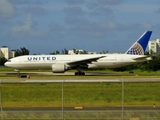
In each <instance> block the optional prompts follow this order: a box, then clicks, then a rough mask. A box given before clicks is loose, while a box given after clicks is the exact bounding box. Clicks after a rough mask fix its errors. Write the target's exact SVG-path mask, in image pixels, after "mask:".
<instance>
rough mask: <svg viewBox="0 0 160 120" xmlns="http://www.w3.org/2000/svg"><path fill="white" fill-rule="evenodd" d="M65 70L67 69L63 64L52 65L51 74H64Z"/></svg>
mask: <svg viewBox="0 0 160 120" xmlns="http://www.w3.org/2000/svg"><path fill="white" fill-rule="evenodd" d="M66 70H67V67H66V65H65V64H64V63H56V64H53V65H52V72H53V73H64V72H65V71H66Z"/></svg>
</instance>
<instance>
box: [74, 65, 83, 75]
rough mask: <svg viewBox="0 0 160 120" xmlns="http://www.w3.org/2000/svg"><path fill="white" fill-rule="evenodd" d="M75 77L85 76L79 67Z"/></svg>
mask: <svg viewBox="0 0 160 120" xmlns="http://www.w3.org/2000/svg"><path fill="white" fill-rule="evenodd" d="M75 75H85V72H83V71H82V70H81V68H80V67H77V72H75Z"/></svg>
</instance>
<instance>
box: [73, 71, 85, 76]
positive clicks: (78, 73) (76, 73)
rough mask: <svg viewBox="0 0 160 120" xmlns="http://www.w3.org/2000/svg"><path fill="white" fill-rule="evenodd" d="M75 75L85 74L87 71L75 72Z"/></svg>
mask: <svg viewBox="0 0 160 120" xmlns="http://www.w3.org/2000/svg"><path fill="white" fill-rule="evenodd" d="M75 75H85V72H75Z"/></svg>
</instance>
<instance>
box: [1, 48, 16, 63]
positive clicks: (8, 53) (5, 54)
mask: <svg viewBox="0 0 160 120" xmlns="http://www.w3.org/2000/svg"><path fill="white" fill-rule="evenodd" d="M0 57H5V58H6V59H7V60H8V59H9V58H13V57H15V51H10V50H9V48H8V47H7V46H3V47H1V48H0Z"/></svg>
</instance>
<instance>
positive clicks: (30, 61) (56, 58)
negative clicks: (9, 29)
mask: <svg viewBox="0 0 160 120" xmlns="http://www.w3.org/2000/svg"><path fill="white" fill-rule="evenodd" d="M151 34H152V31H146V32H145V33H144V34H143V35H142V36H141V37H140V38H139V39H138V40H137V41H136V42H135V43H134V44H133V45H132V46H131V47H130V48H129V49H128V50H127V51H126V52H125V53H124V54H76V55H24V56H18V57H14V58H11V59H9V60H8V61H7V62H5V64H4V65H5V66H7V67H11V68H14V69H17V70H20V69H52V72H53V73H64V72H65V71H67V70H70V69H77V71H76V72H75V75H85V72H83V71H82V69H104V68H118V67H122V66H127V65H131V64H134V63H138V62H144V61H148V60H152V58H151V56H147V55H144V53H145V50H146V47H147V45H148V41H149V39H150V37H151Z"/></svg>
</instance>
